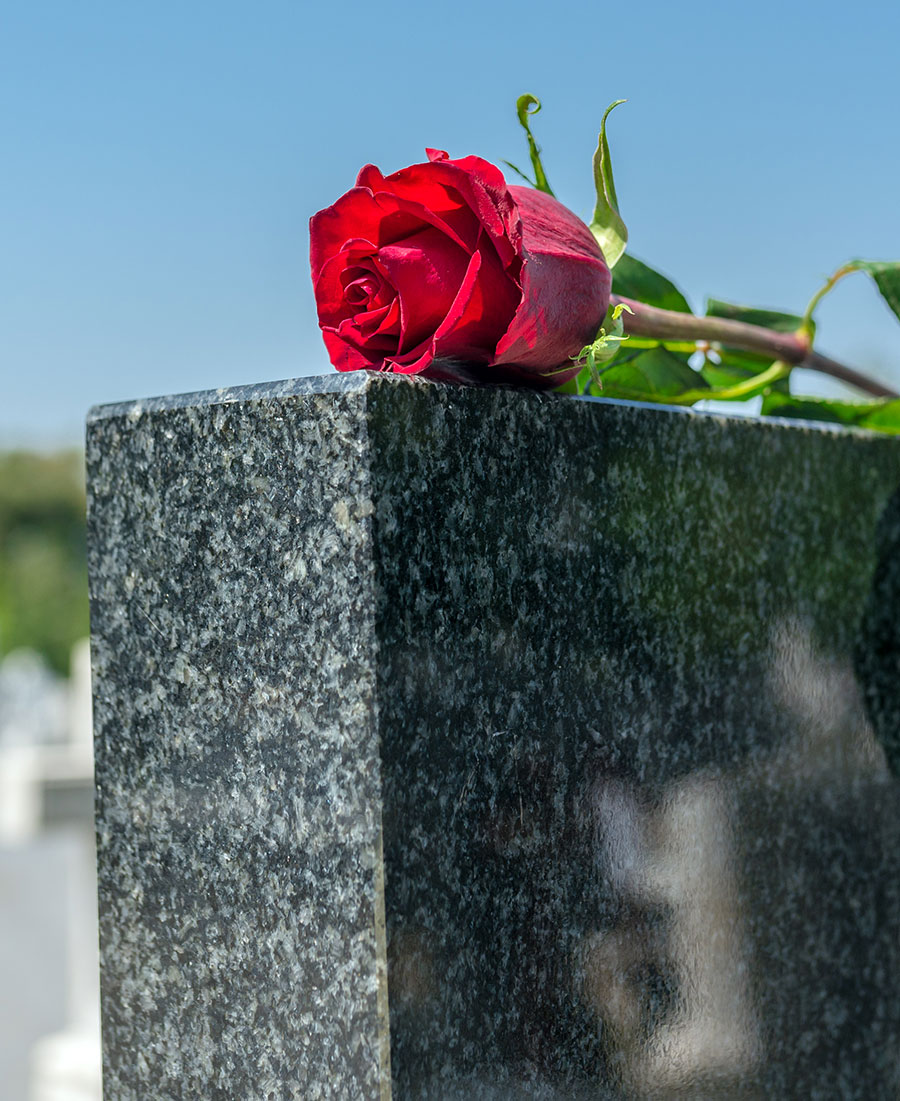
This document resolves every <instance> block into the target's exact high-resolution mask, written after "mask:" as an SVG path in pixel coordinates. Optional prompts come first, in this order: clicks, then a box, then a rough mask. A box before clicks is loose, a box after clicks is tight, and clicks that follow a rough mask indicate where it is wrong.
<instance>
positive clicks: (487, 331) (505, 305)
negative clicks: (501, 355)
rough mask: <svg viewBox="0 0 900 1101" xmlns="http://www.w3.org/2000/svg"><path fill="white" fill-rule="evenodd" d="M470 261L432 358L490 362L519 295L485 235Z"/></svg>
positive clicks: (440, 331)
mask: <svg viewBox="0 0 900 1101" xmlns="http://www.w3.org/2000/svg"><path fill="white" fill-rule="evenodd" d="M476 258H477V260H478V264H477V266H476V265H475V263H474V261H475V260H476ZM472 261H473V262H472V263H470V265H469V269H468V271H467V272H466V278H465V280H464V281H463V284H462V286H461V287H460V291H459V294H458V295H457V298H456V301H455V302H454V303H453V306H452V308H451V309H450V310H449V311H448V313H447V317H446V318H445V320H444V321H443V322H442V324H441V326H440V328H439V329H438V330H437V332H436V333H435V341H434V348H435V350H434V354H435V356H446V357H454V358H456V359H466V360H469V361H470V362H473V363H478V362H487V361H488V360H489V359H490V358H491V350H492V349H494V348H495V347H496V345H497V341H498V340H499V339H500V337H501V336H502V335H503V333H504V332H505V331H506V328H507V326H508V325H509V323H510V321H511V319H512V317H513V316H514V314H515V312H516V308H517V306H518V305H519V302H520V300H521V297H522V292H521V290H520V289H519V286H518V284H517V283H516V282H515V281H514V280H513V279H511V278H510V276H509V275H508V274H507V272H505V271H504V270H503V267H502V265H501V264H500V260H499V258H498V257H497V253H496V251H495V249H494V246H493V244H492V243H491V241H490V239H489V238H488V236H487V234H483V236H482V239H481V241H480V242H479V248H478V250H477V251H476V252H475V254H474V255H473V257H472ZM476 276H477V278H476Z"/></svg>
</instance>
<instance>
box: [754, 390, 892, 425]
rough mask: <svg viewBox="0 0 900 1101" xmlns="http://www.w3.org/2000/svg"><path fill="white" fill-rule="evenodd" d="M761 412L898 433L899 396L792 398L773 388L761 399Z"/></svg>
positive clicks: (775, 415)
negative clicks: (879, 398)
mask: <svg viewBox="0 0 900 1101" xmlns="http://www.w3.org/2000/svg"><path fill="white" fill-rule="evenodd" d="M762 411H763V413H764V414H766V415H767V416H771V417H792V418H794V419H795V420H814V421H824V422H826V423H829V424H843V425H848V426H851V427H855V428H869V429H873V430H874V431H877V432H887V433H889V434H891V435H900V398H884V399H881V400H877V401H834V400H832V399H830V398H801V397H794V396H793V395H791V394H784V393H780V392H778V391H774V390H773V391H772V392H771V393H769V394H767V395H766V397H765V398H763V405H762Z"/></svg>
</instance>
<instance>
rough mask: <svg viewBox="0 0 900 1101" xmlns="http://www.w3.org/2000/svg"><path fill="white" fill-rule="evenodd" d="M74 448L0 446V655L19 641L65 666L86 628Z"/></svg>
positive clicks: (78, 460) (79, 482)
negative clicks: (51, 450)
mask: <svg viewBox="0 0 900 1101" xmlns="http://www.w3.org/2000/svg"><path fill="white" fill-rule="evenodd" d="M83 470H84V461H83V456H82V454H81V452H80V451H74V450H73V451H65V452H60V453H57V454H53V455H41V454H36V453H34V452H28V451H11V452H6V453H0V657H2V656H4V655H5V654H7V653H9V651H10V650H14V649H16V648H17V647H19V646H30V647H32V648H33V649H35V650H37V651H38V652H39V653H41V654H42V655H43V656H44V657H45V658H46V659H47V661H48V662H49V663H50V664H51V665H52V666H53V668H54V669H56V670H57V671H59V672H61V673H68V671H69V652H70V650H71V648H72V644H73V643H74V642H75V641H76V640H77V639H79V638H82V637H84V636H85V635H87V633H88V599H87V568H86V564H85V546H84V507H85V498H84V473H83Z"/></svg>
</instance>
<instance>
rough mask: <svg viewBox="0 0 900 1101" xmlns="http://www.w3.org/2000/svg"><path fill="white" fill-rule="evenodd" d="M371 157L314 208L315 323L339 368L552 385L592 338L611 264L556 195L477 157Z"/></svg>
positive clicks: (572, 369)
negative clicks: (509, 178)
mask: <svg viewBox="0 0 900 1101" xmlns="http://www.w3.org/2000/svg"><path fill="white" fill-rule="evenodd" d="M427 153H428V158H429V160H428V162H427V163H425V164H414V165H411V166H410V167H409V168H403V169H401V170H400V171H399V172H394V173H393V174H392V175H390V176H382V174H381V173H380V172H379V171H378V169H377V168H375V167H374V166H373V165H367V166H366V167H365V168H363V170H362V171H361V172H360V174H359V178H358V179H357V181H356V187H354V188H353V189H352V190H351V191H348V192H347V193H346V194H345V195H342V196H341V197H340V199H338V201H337V202H336V203H335V204H334V205H333V206H330V207H328V208H327V209H326V210H322V211H320V212H319V213H318V214H316V215H315V216H314V217H313V218H312V219H311V220H310V261H311V265H312V277H313V283H314V286H315V294H316V304H317V307H318V311H319V325H320V327H321V329H322V335H323V337H324V339H325V344H326V345H327V347H328V352H329V355H330V357H331V362H332V363H333V364H334V366H335V367H336V368H337V369H338V370H339V371H355V370H359V369H361V368H368V369H371V370H384V371H397V372H400V373H402V374H426V375H428V376H429V377H432V378H458V377H466V376H465V374H464V372H463V371H461V370H460V366H459V365H466V366H467V367H470V368H471V372H470V374H469V376H468V377H470V378H477V379H483V380H485V381H517V382H525V383H527V384H530V385H538V386H557V385H560V384H561V383H563V382H565V381H566V380H567V379H569V378H571V377H572V376H573V375H575V374H577V372H578V367H577V366H575V365H574V364H573V362H572V357H573V356H577V355H578V353H579V352H580V351H581V349H582V348H583V347H584V345H585V344H589V343H591V341H593V340H594V339H595V338H596V335H597V331H598V329H599V328H600V326H601V325H602V323H603V319H604V317H605V315H606V310H607V306H608V305H609V291H610V273H609V269H608V268H607V266H606V263H605V261H604V259H603V253H602V252H601V251H600V247H599V245H598V244H597V242H596V241H595V239H594V236H593V234H592V233H591V231H590V230H589V229H588V227H587V226H586V225H585V224H584V222H582V221H581V220H580V219H579V218H577V217H576V216H575V215H574V214H573V213H572V212H571V211H570V210H568V209H567V208H566V207H564V206H563V205H562V203H559V202H557V200H556V199H554V198H552V197H551V196H550V195H547V194H545V193H544V192H541V191H535V190H533V189H532V188H529V187H516V186H508V185H507V183H506V181H505V179H504V178H503V174H502V173H501V171H500V169H499V168H496V167H495V166H494V165H492V164H490V163H488V162H487V161H484V160H482V159H481V158H480V157H463V158H462V159H460V160H450V159H449V158H448V156H447V154H446V153H442V152H440V151H438V150H434V149H429V150H427Z"/></svg>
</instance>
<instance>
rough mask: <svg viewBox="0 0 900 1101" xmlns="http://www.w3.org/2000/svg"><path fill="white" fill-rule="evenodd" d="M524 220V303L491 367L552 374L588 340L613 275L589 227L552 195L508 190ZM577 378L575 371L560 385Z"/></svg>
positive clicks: (599, 321) (593, 334) (561, 377)
mask: <svg viewBox="0 0 900 1101" xmlns="http://www.w3.org/2000/svg"><path fill="white" fill-rule="evenodd" d="M511 190H512V192H513V195H514V197H515V200H516V202H517V204H518V205H519V209H520V213H521V218H522V231H523V240H522V246H523V247H522V251H523V255H524V266H523V269H522V275H521V280H522V303H521V305H520V307H519V309H518V310H517V311H516V315H515V317H514V318H513V320H512V323H511V324H510V326H509V329H508V330H507V332H506V333H505V335H504V336H503V338H502V340H501V341H500V342H499V344H498V345H497V354H496V356H495V358H494V360H493V363H494V365H495V366H499V365H503V364H516V365H517V366H519V367H523V368H527V369H530V370H538V371H548V372H549V371H550V370H551V369H555V368H558V367H559V366H561V365H562V366H567V367H568V365H569V364H570V362H571V357H572V356H575V355H577V354H578V352H579V351H580V350H581V349H582V348H583V347H584V345H585V344H588V343H590V341H592V340H593V339H594V338H595V337H596V335H597V331H598V329H599V328H600V326H601V325H602V323H603V318H604V316H605V315H606V309H607V306H608V305H609V290H610V282H611V278H610V273H609V269H608V268H607V266H606V263H605V261H604V260H603V253H602V252H601V251H600V246H599V245H598V244H597V242H596V241H595V240H594V237H593V234H592V233H591V231H590V230H589V229H588V228H587V226H586V225H585V224H584V223H583V222H582V221H581V220H580V219H579V218H577V217H576V216H575V215H574V214H573V213H572V212H571V211H570V210H568V209H567V208H566V207H564V206H563V205H562V204H561V203H559V202H557V201H556V200H555V199H553V198H552V197H551V196H549V195H547V194H545V193H543V192H540V191H534V190H532V189H530V188H524V187H513V188H512V189H511ZM575 373H577V368H575V367H574V366H573V367H572V368H571V369H569V370H568V371H567V373H566V374H565V375H563V374H560V375H559V376H558V377H557V381H558V382H559V383H562V382H564V381H565V380H566V377H570V376H571V375H573V374H575Z"/></svg>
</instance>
